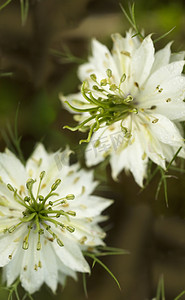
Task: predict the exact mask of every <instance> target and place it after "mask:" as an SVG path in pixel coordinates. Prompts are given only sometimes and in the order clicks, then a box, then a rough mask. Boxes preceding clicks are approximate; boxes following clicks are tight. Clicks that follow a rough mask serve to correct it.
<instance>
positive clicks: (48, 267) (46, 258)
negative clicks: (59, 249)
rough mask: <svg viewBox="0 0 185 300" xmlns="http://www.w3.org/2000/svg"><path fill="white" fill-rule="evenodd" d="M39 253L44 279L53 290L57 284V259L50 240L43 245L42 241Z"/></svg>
mask: <svg viewBox="0 0 185 300" xmlns="http://www.w3.org/2000/svg"><path fill="white" fill-rule="evenodd" d="M41 254H42V261H41V263H42V268H43V271H44V281H45V283H46V284H47V285H48V286H49V287H50V288H51V290H52V291H53V292H55V291H56V289H57V284H58V282H57V281H58V259H57V257H56V255H55V253H54V251H53V249H52V245H51V242H49V241H47V245H45V246H44V243H43V246H42V252H41ZM62 272H63V270H62Z"/></svg>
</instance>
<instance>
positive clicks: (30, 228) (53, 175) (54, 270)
mask: <svg viewBox="0 0 185 300" xmlns="http://www.w3.org/2000/svg"><path fill="white" fill-rule="evenodd" d="M70 153H71V151H70V150H69V149H66V150H65V151H64V152H60V151H59V152H56V153H52V154H48V153H47V152H46V150H45V149H44V147H43V145H42V144H39V145H38V146H37V148H36V150H35V151H34V153H33V154H32V156H31V157H30V158H29V160H28V161H27V163H26V166H23V165H22V163H21V162H20V161H19V160H18V159H17V158H16V157H15V155H14V154H12V153H11V152H10V151H8V150H7V151H6V152H5V153H1V154H0V179H1V180H0V253H1V255H0V266H1V267H4V268H3V272H4V273H3V274H4V279H5V280H6V281H7V285H8V286H9V285H11V284H12V283H13V282H14V281H15V279H16V278H17V277H20V281H21V283H22V286H23V287H24V289H25V290H27V291H28V292H29V293H34V292H35V291H37V290H38V289H39V288H40V286H41V285H42V284H43V283H44V282H45V283H46V284H47V285H48V286H49V287H50V288H51V289H52V291H53V292H55V290H56V288H57V284H58V283H61V284H62V285H63V284H64V283H65V279H66V276H72V277H73V278H76V271H79V272H89V271H90V268H89V265H88V263H87V262H86V260H85V258H84V256H83V253H82V250H87V248H88V247H94V246H97V245H103V244H104V243H103V240H102V239H103V238H104V236H105V233H104V232H103V231H102V230H101V228H100V227H99V226H98V222H100V221H102V220H104V218H105V217H103V216H100V214H101V212H102V211H103V210H104V209H105V208H106V207H108V206H109V205H110V204H111V202H112V201H111V200H107V199H105V198H102V197H98V196H93V195H90V194H91V193H92V192H93V190H94V188H95V187H96V185H97V182H95V181H93V174H92V172H88V171H85V170H82V169H81V170H79V165H78V164H74V165H71V166H70V165H69V155H70ZM59 162H60V164H59Z"/></svg>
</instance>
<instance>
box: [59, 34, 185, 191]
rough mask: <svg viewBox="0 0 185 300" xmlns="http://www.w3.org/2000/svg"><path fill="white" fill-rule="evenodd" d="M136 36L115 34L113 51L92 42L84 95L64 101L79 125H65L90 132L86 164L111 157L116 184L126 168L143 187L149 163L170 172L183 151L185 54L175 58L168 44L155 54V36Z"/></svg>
mask: <svg viewBox="0 0 185 300" xmlns="http://www.w3.org/2000/svg"><path fill="white" fill-rule="evenodd" d="M133 34H134V32H132V30H130V31H129V32H127V33H126V37H122V36H121V35H120V34H113V35H112V39H113V50H112V53H110V51H109V50H108V49H107V47H106V46H104V45H102V44H101V43H100V42H98V41H97V40H95V39H93V40H92V56H91V57H90V58H89V62H88V63H86V64H83V65H81V66H80V67H79V70H78V75H79V78H80V80H81V81H83V84H82V87H81V93H78V94H73V95H69V96H68V97H67V98H65V97H64V96H63V95H61V97H60V98H61V100H62V102H63V103H64V105H65V106H66V107H68V108H69V110H70V111H76V112H78V115H75V119H76V120H77V121H79V122H80V124H79V125H78V126H76V127H75V128H71V127H69V126H65V127H66V128H69V129H71V130H83V131H84V130H89V135H88V138H87V140H85V141H86V142H89V144H88V146H87V149H86V153H85V155H86V162H87V165H88V166H92V165H95V164H97V163H99V162H101V161H103V160H104V158H105V157H106V156H110V164H111V168H112V176H113V178H114V179H115V180H116V179H117V175H118V174H119V173H120V172H121V171H122V170H123V169H125V170H126V171H127V170H128V171H131V172H132V174H133V176H134V178H135V180H136V182H137V183H138V184H139V185H140V186H142V185H143V179H144V178H145V177H146V173H147V163H148V160H149V159H150V160H152V161H153V162H154V163H156V164H157V165H159V166H161V167H162V168H163V169H165V163H166V161H168V162H169V161H171V159H172V158H173V157H174V155H175V153H176V152H177V150H178V149H179V148H180V147H182V148H183V147H184V139H183V136H182V135H183V134H182V128H181V124H180V122H181V121H184V120H185V102H184V101H183V100H184V98H185V77H184V75H183V74H182V70H183V66H184V60H183V59H184V52H181V53H176V54H172V53H171V50H170V46H171V43H169V44H167V45H166V46H165V47H164V48H163V49H161V50H159V51H157V52H156V53H155V49H154V44H153V41H152V39H151V35H149V36H147V37H146V38H145V39H144V40H142V41H141V40H140V39H139V37H138V36H135V37H133ZM66 100H67V101H66ZM67 104H68V105H67ZM91 137H92V138H91ZM81 142H82V141H81ZM179 156H181V157H185V152H184V149H181V151H180V152H179Z"/></svg>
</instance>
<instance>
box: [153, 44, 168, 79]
mask: <svg viewBox="0 0 185 300" xmlns="http://www.w3.org/2000/svg"><path fill="white" fill-rule="evenodd" d="M171 44H172V42H170V43H168V44H167V45H166V46H165V47H164V48H163V49H161V50H159V51H157V52H156V54H155V60H154V63H153V66H152V69H151V73H154V72H155V71H157V70H158V69H160V68H162V67H163V66H166V65H167V64H169V62H170V57H171V50H170V48H171Z"/></svg>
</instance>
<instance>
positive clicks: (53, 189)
mask: <svg viewBox="0 0 185 300" xmlns="http://www.w3.org/2000/svg"><path fill="white" fill-rule="evenodd" d="M60 183H61V179H57V180H56V181H55V183H53V184H52V186H51V190H52V191H55V190H56V189H57V187H58V186H59V184H60Z"/></svg>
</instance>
